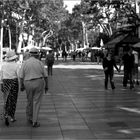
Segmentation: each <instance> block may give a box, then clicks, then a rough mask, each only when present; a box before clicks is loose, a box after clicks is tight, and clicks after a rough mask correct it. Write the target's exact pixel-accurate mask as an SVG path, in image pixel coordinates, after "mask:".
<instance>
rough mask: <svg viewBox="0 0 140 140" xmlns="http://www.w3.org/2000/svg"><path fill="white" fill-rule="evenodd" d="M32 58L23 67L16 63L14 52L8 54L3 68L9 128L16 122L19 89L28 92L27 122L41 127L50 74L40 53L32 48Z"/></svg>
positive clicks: (5, 114)
mask: <svg viewBox="0 0 140 140" xmlns="http://www.w3.org/2000/svg"><path fill="white" fill-rule="evenodd" d="M29 53H30V57H29V58H28V59H27V60H26V61H25V62H24V63H23V64H22V65H21V66H19V64H17V63H16V59H17V55H16V54H15V52H14V51H9V52H7V54H6V58H5V62H4V63H3V65H2V67H1V78H2V79H1V80H2V84H1V85H2V86H1V91H2V94H3V99H4V113H3V114H4V118H5V125H6V126H9V117H10V118H11V120H10V121H11V122H15V121H16V118H15V111H16V103H17V98H18V91H19V87H20V90H21V91H24V90H25V91H26V95H27V107H26V115H27V121H28V122H29V123H31V124H32V126H33V127H39V126H40V123H39V122H38V114H39V110H40V104H41V99H42V96H43V93H44V92H45V93H46V92H47V90H48V79H47V77H48V74H47V71H46V69H45V68H44V65H43V63H42V62H41V61H40V60H39V59H38V57H39V51H38V50H37V49H36V48H32V49H30V51H29Z"/></svg>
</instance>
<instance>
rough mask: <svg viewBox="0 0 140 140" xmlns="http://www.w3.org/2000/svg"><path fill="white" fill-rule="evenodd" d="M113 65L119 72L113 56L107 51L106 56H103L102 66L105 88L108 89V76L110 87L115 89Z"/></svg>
mask: <svg viewBox="0 0 140 140" xmlns="http://www.w3.org/2000/svg"><path fill="white" fill-rule="evenodd" d="M114 67H115V68H116V70H117V71H118V72H119V69H118V67H117V65H116V63H115V60H114V58H113V57H112V54H111V53H108V54H107V56H106V57H104V58H103V68H104V73H105V89H108V78H110V84H111V88H112V89H115V85H114V79H113V78H114Z"/></svg>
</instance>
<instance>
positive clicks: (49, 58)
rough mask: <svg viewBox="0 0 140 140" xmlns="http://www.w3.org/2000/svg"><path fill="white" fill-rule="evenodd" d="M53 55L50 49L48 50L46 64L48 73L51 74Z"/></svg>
mask: <svg viewBox="0 0 140 140" xmlns="http://www.w3.org/2000/svg"><path fill="white" fill-rule="evenodd" d="M54 60H55V58H54V55H53V53H52V51H49V54H48V55H47V56H46V64H47V67H48V75H53V64H54Z"/></svg>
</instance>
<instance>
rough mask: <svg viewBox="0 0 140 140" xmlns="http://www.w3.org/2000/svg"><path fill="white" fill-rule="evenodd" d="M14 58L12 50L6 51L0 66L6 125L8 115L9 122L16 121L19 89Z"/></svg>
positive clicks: (6, 123)
mask: <svg viewBox="0 0 140 140" xmlns="http://www.w3.org/2000/svg"><path fill="white" fill-rule="evenodd" d="M16 59H17V55H16V54H15V52H14V51H9V52H7V54H6V58H5V62H4V63H3V65H2V67H1V79H2V87H1V90H2V93H3V99H4V117H5V125H6V126H9V119H8V117H9V116H10V117H11V122H14V121H16V119H15V111H16V103H17V97H18V90H19V82H18V71H19V64H17V63H16Z"/></svg>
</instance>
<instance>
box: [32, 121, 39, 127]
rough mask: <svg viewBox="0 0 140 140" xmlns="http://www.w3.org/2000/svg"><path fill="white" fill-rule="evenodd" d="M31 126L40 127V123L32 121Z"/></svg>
mask: <svg viewBox="0 0 140 140" xmlns="http://www.w3.org/2000/svg"><path fill="white" fill-rule="evenodd" d="M32 127H40V123H39V122H34V123H33V124H32Z"/></svg>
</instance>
